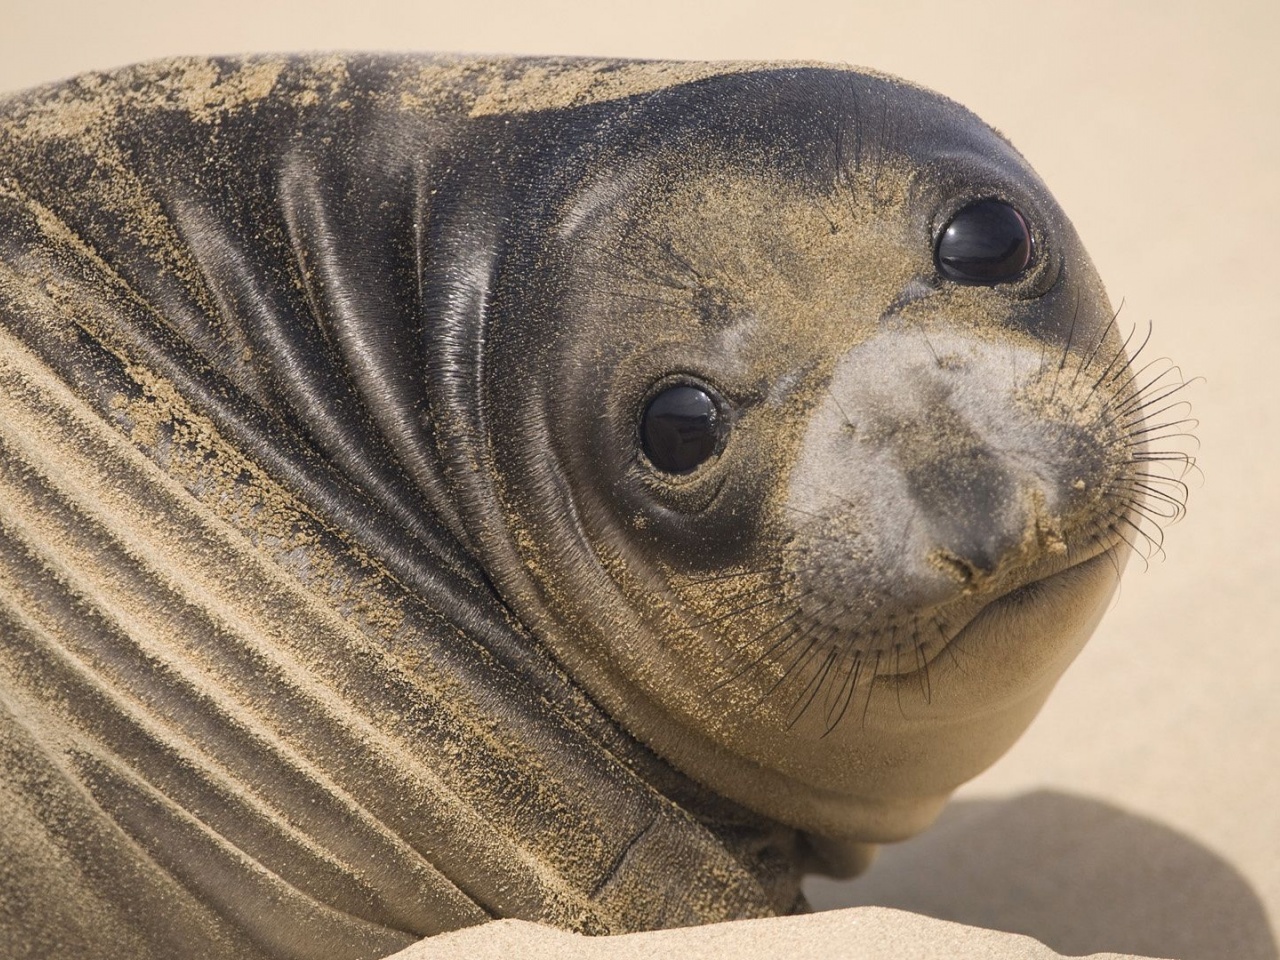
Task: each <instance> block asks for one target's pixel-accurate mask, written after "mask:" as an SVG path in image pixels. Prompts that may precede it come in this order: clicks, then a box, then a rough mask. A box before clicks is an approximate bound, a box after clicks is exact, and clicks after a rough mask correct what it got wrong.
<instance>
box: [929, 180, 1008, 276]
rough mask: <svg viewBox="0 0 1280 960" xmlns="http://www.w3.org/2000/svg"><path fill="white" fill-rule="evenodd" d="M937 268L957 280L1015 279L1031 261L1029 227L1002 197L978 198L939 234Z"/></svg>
mask: <svg viewBox="0 0 1280 960" xmlns="http://www.w3.org/2000/svg"><path fill="white" fill-rule="evenodd" d="M934 255H935V258H936V260H937V264H938V272H939V273H941V274H942V275H943V276H944V277H946V278H947V279H949V280H955V281H956V282H957V283H986V284H993V283H1004V282H1006V281H1008V280H1015V279H1017V277H1018V276H1019V275H1021V273H1022V271H1023V270H1025V269H1026V268H1027V264H1029V263H1030V262H1031V231H1030V230H1029V229H1028V228H1027V221H1026V220H1024V219H1022V214H1020V213H1019V212H1018V211H1017V210H1015V209H1013V207H1011V206H1009V204H1007V203H1005V202H1004V201H1002V200H979V201H978V202H977V203H971V204H969V206H967V207H965V208H963V209H962V210H960V211H959V212H958V213H956V215H955V216H954V217H952V218H951V222H950V223H948V224H947V225H946V227H945V228H944V229H943V231H942V233H941V234H940V235H939V236H938V243H937V247H936V249H935V250H934Z"/></svg>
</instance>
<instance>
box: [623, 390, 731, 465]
mask: <svg viewBox="0 0 1280 960" xmlns="http://www.w3.org/2000/svg"><path fill="white" fill-rule="evenodd" d="M724 428H725V422H724V417H723V416H722V415H721V413H720V408H719V407H718V406H717V405H716V402H715V400H714V399H713V398H712V396H711V395H710V394H709V393H708V392H707V391H706V390H704V389H703V388H702V387H697V386H692V385H690V384H683V383H682V384H679V385H677V386H673V387H668V388H667V389H666V390H663V391H662V392H661V393H659V394H658V395H657V396H655V397H654V398H653V399H652V400H650V401H649V405H648V406H647V407H645V409H644V416H643V417H642V418H641V420H640V442H641V445H642V446H643V447H644V454H645V456H646V457H648V458H649V462H650V463H652V464H653V465H654V466H655V467H657V468H658V469H659V470H661V471H662V472H663V473H690V472H692V471H693V470H695V469H696V468H697V467H698V465H699V464H701V463H703V462H704V461H705V460H706V459H707V458H708V457H710V456H711V455H712V454H713V453H715V452H716V447H717V445H718V444H719V442H720V437H721V435H722V434H723V432H724Z"/></svg>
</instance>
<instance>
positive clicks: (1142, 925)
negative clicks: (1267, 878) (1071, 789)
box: [805, 791, 1280, 960]
mask: <svg viewBox="0 0 1280 960" xmlns="http://www.w3.org/2000/svg"><path fill="white" fill-rule="evenodd" d="M805 890H806V892H807V893H808V895H809V899H810V902H811V903H812V904H813V907H814V909H816V910H830V909H835V908H838V907H853V906H867V905H878V906H885V907H897V908H899V909H902V910H910V911H913V912H915V913H921V914H925V915H927V916H931V917H937V918H939V919H943V920H954V921H957V922H960V923H966V924H970V925H972V926H978V927H987V928H990V929H995V930H1005V931H1009V932H1011V933H1022V934H1026V935H1028V936H1031V937H1034V938H1036V939H1037V940H1039V941H1041V942H1042V943H1044V944H1047V945H1048V946H1049V947H1052V948H1053V949H1054V950H1056V951H1058V952H1059V953H1063V954H1067V955H1080V954H1089V953H1101V952H1117V953H1136V954H1141V955H1145V956H1150V957H1167V958H1175V960H1224V958H1231V960H1277V958H1278V957H1280V953H1278V952H1277V948H1276V941H1275V938H1274V937H1273V935H1272V932H1271V927H1270V924H1269V922H1268V920H1267V914H1266V910H1265V908H1264V907H1263V905H1262V902H1261V901H1260V900H1259V899H1258V896H1257V895H1256V894H1255V893H1254V892H1253V890H1252V888H1251V887H1250V886H1249V884H1248V882H1247V881H1246V880H1245V879H1244V878H1243V877H1242V876H1241V875H1240V873H1239V872H1237V871H1236V869H1235V868H1234V867H1232V866H1231V865H1230V864H1229V863H1227V862H1226V861H1225V860H1223V859H1222V858H1221V857H1219V856H1218V855H1217V854H1215V853H1213V852H1211V851H1209V850H1208V849H1206V848H1205V847H1203V846H1201V845H1200V844H1199V843H1197V842H1196V841H1195V840H1192V839H1191V838H1189V837H1187V836H1185V835H1183V834H1181V833H1178V832H1176V831H1174V830H1171V829H1169V828H1168V827H1165V826H1162V825H1160V824H1159V823H1156V822H1154V821H1152V820H1148V819H1145V818H1144V817H1140V816H1137V815H1135V814H1132V813H1127V812H1125V811H1123V810H1120V809H1117V808H1116V807H1113V806H1109V805H1108V804H1105V803H1100V802H1098V801H1096V800H1090V799H1086V798H1084V797H1076V796H1071V795H1069V794H1065V793H1058V792H1053V791H1043V792H1037V793H1029V794H1024V795H1022V796H1018V797H1014V798H1012V799H1010V800H1005V801H998V800H959V801H956V802H954V803H953V804H952V805H951V806H950V807H948V808H947V810H946V811H945V812H944V813H943V815H942V817H941V818H940V819H939V821H938V823H937V825H936V826H934V827H933V828H932V829H931V830H929V831H928V832H926V833H925V834H924V835H923V836H921V837H919V838H917V839H915V840H912V841H909V842H907V843H904V844H900V845H895V846H892V847H886V848H884V849H883V850H882V851H881V853H880V857H879V859H878V860H877V861H876V862H875V863H874V864H873V865H872V867H871V869H870V870H869V871H868V872H867V873H866V874H865V875H863V876H862V877H859V878H857V879H855V880H852V881H844V882H841V881H835V880H829V879H826V878H823V877H811V878H810V879H809V880H808V881H807V882H806V884H805Z"/></svg>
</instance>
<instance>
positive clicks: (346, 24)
mask: <svg viewBox="0 0 1280 960" xmlns="http://www.w3.org/2000/svg"><path fill="white" fill-rule="evenodd" d="M325 49H369V50H424V51H425V50H436V51H457V52H488V53H511V54H584V55H587V54H590V55H600V56H624V57H646V58H670V59H769V60H776V59H803V60H821V61H832V62H844V63H851V64H855V65H859V66H866V67H871V68H874V69H877V70H881V71H885V72H888V73H892V74H896V75H899V76H902V77H905V78H908V79H910V80H913V81H916V82H918V83H921V84H923V85H925V86H928V87H930V88H933V89H935V90H937V91H939V92H942V93H944V94H946V95H947V96H949V97H952V98H954V99H956V100H958V101H960V102H961V103H963V104H965V105H966V106H968V107H970V108H971V109H973V110H974V111H976V112H977V113H978V114H979V115H980V116H982V117H983V118H984V119H985V120H987V121H988V122H989V123H991V124H993V125H994V126H995V127H997V128H998V129H999V130H1000V131H1002V132H1003V133H1004V134H1005V135H1007V136H1008V137H1009V138H1010V139H1011V140H1012V141H1013V143H1014V144H1015V145H1016V146H1017V147H1018V148H1019V150H1021V151H1022V152H1023V154H1024V155H1025V156H1026V157H1027V158H1028V159H1029V160H1030V162H1031V163H1032V165H1033V166H1034V167H1035V168H1036V169H1037V170H1038V171H1039V173H1040V174H1041V175H1042V176H1043V178H1044V179H1045V180H1046V181H1047V183H1048V184H1049V186H1050V188H1051V189H1052V190H1053V191H1054V193H1055V195H1056V196H1057V198H1058V199H1059V201H1060V202H1061V204H1062V206H1063V207H1064V208H1065V210H1066V211H1067V213H1068V214H1069V216H1070V217H1071V218H1072V221H1073V222H1074V224H1075V226H1076V228H1077V230H1078V231H1079V233H1080V235H1081V236H1082V238H1083V240H1084V243H1085V245H1086V247H1087V248H1088V249H1089V251H1090V253H1091V254H1092V257H1093V259H1094V262H1095V263H1096V265H1097V267H1098V270H1099V272H1100V274H1101V275H1102V277H1103V279H1104V281H1105V282H1106V285H1107V288H1108V292H1109V294H1110V297H1111V299H1112V301H1113V303H1114V305H1115V306H1117V307H1119V308H1120V315H1119V322H1120V324H1121V326H1122V328H1127V327H1129V326H1137V327H1138V328H1140V329H1141V330H1145V329H1146V327H1147V325H1148V323H1150V324H1151V325H1152V327H1153V331H1154V332H1153V335H1152V341H1151V344H1152V345H1151V347H1150V348H1149V349H1150V351H1151V355H1152V356H1153V357H1168V358H1170V359H1171V360H1172V362H1173V363H1174V364H1176V365H1177V366H1178V367H1179V368H1180V369H1181V371H1182V374H1183V375H1184V376H1185V378H1187V379H1188V380H1192V379H1194V381H1195V382H1194V384H1193V385H1192V387H1191V389H1190V391H1189V393H1188V397H1189V400H1190V403H1191V405H1192V408H1193V412H1192V416H1194V418H1195V419H1196V420H1197V421H1198V425H1197V426H1196V427H1195V440H1194V441H1192V440H1187V441H1186V443H1185V449H1186V450H1188V451H1189V452H1192V453H1193V454H1194V456H1195V457H1196V460H1197V462H1198V464H1199V468H1198V469H1197V470H1196V471H1194V472H1192V473H1191V474H1190V475H1188V477H1187V482H1188V483H1189V485H1190V500H1189V504H1188V512H1187V516H1186V518H1185V519H1184V520H1182V521H1180V522H1179V523H1177V524H1174V525H1172V526H1170V527H1169V528H1168V529H1167V530H1166V531H1164V533H1165V544H1164V549H1163V550H1160V551H1154V550H1151V551H1148V552H1151V553H1152V554H1153V555H1152V556H1151V557H1150V558H1149V559H1147V560H1144V559H1142V558H1134V560H1133V561H1132V562H1131V563H1130V564H1129V568H1128V570H1127V572H1126V574H1125V577H1124V581H1123V584H1122V588H1121V590H1120V592H1119V595H1118V597H1117V599H1116V600H1115V601H1114V603H1113V608H1112V609H1111V611H1110V612H1109V613H1108V615H1107V616H1106V617H1105V618H1104V620H1103V623H1102V626H1101V628H1100V629H1099V630H1098V632H1097V633H1096V635H1095V636H1094V638H1093V640H1092V641H1091V642H1090V644H1089V645H1088V647H1087V648H1086V649H1085V651H1084V653H1083V654H1082V655H1081V657H1080V658H1079V660H1078V661H1077V662H1076V663H1075V664H1074V665H1073V666H1072V668H1071V669H1070V670H1069V671H1068V672H1067V674H1066V677H1065V678H1064V679H1063V680H1062V681H1061V683H1060V685H1059V687H1058V689H1057V690H1056V691H1055V692H1054V694H1053V696H1051V697H1050V699H1049V702H1048V705H1047V707H1046V708H1045V710H1044V711H1043V713H1042V714H1041V716H1040V717H1039V719H1038V720H1037V721H1036V722H1035V724H1034V725H1033V726H1032V728H1031V729H1030V731H1029V732H1028V733H1027V734H1026V735H1025V736H1024V737H1023V738H1022V739H1021V740H1020V741H1019V742H1018V744H1017V745H1016V746H1015V747H1014V748H1013V749H1012V750H1011V751H1010V752H1009V753H1008V754H1007V755H1006V756H1005V757H1004V758H1003V759H1002V760H1000V761H999V762H998V763H997V764H996V765H995V766H994V767H993V768H992V769H991V770H989V771H988V772H987V773H986V774H984V775H982V776H980V777H979V778H978V779H976V780H974V781H973V782H971V783H970V784H967V785H966V786H965V787H963V788H962V789H961V790H960V791H959V792H958V794H957V795H956V797H955V799H954V800H953V802H952V804H951V805H950V806H949V807H948V808H947V810H946V811H945V812H944V813H943V815H942V817H941V819H940V821H939V822H938V824H937V825H936V826H935V827H934V828H932V829H931V830H929V831H928V832H926V833H925V834H923V835H921V836H920V837H918V838H916V839H913V840H910V841H907V842H905V843H903V844H900V845H897V846H895V847H892V848H887V849H884V850H883V851H882V852H881V854H880V856H879V859H878V860H877V861H876V863H874V864H873V866H872V867H871V869H870V871H869V872H868V873H867V874H865V875H864V876H862V877H860V878H857V879H855V880H853V881H847V882H836V881H831V880H825V879H817V878H814V879H811V880H810V881H809V883H808V885H807V892H808V894H809V898H810V900H811V902H812V904H813V905H814V907H815V908H816V909H817V910H819V911H835V910H840V911H841V912H838V913H819V914H818V915H815V916H812V917H801V918H787V919H784V920H769V921H748V922H743V923H739V924H733V925H726V926H723V927H716V928H704V929H702V930H694V931H681V932H663V933H659V934H649V935H634V936H629V937H625V938H620V939H618V940H617V941H615V942H609V941H590V942H588V941H578V942H571V941H569V940H567V939H563V938H560V937H559V935H556V934H553V933H552V932H545V933H540V932H539V931H538V930H537V929H536V928H532V927H529V926H528V925H521V924H516V923H506V922H504V923H502V924H498V925H493V926H488V927H482V928H475V929H471V930H467V931H463V932H461V933H457V934H451V935H448V936H446V937H444V938H442V939H440V940H439V941H431V942H426V943H423V944H420V945H418V946H415V947H413V948H410V949H409V950H408V951H406V952H404V953H403V954H401V955H400V956H402V957H404V958H405V960H426V958H446V957H449V958H452V957H459V958H461V957H489V956H492V957H499V956H505V957H511V956H521V957H542V956H546V957H551V956H556V957H584V958H585V957H592V958H595V957H601V958H603V957H617V958H623V957H626V958H630V957H660V956H672V955H678V954H683V955H685V956H689V957H707V958H711V957H730V956H733V957H750V956H758V957H766V956H781V955H786V956H791V957H810V956H812V957H819V956H821V957H824V958H835V957H848V958H855V960H871V958H881V957H885V958H887V957H907V956H910V957H935V956H936V957H988V958H995V957H1027V958H1035V957H1052V956H1055V955H1066V956H1076V955H1085V954H1099V955H1126V956H1127V955H1133V956H1141V957H1167V958H1177V960H1209V958H1231V960H1276V958H1278V957H1280V949H1278V947H1277V942H1278V940H1280V763H1277V755H1278V754H1280V697H1278V696H1277V695H1276V691H1277V690H1280V627H1277V623H1278V622H1280V591H1278V590H1277V589H1276V587H1277V583H1278V582H1280V577H1278V575H1277V571H1280V540H1277V539H1276V538H1275V537H1272V536H1271V532H1272V530H1274V529H1275V528H1276V527H1277V526H1278V525H1280V484H1277V483H1276V482H1275V479H1274V477H1275V473H1276V468H1277V467H1278V466H1280V456H1278V455H1277V452H1276V444H1275V442H1274V439H1273V437H1274V434H1275V432H1276V429H1277V425H1278V423H1280V415H1278V414H1277V410H1278V409H1280V386H1277V383H1278V380H1277V376H1276V370H1277V369H1280V294H1278V293H1277V292H1276V290H1275V289H1274V287H1275V284H1274V282H1273V281H1272V279H1271V278H1272V277H1273V275H1274V274H1275V268H1274V267H1273V265H1272V264H1271V262H1270V260H1271V254H1272V241H1273V237H1274V236H1275V234H1276V229H1277V226H1276V225H1277V224H1280V175H1278V174H1280V113H1278V112H1277V108H1276V101H1277V99H1280V60H1278V59H1277V57H1276V51H1277V50H1278V49H1280V5H1277V4H1275V3H1274V2H1270V3H1268V2H1263V0H1225V2H1222V3H1216V4H1205V3H1200V4H1195V3H1159V2H1144V3H1125V4H1115V3H1105V2H1102V0H1082V2H1077V3H1073V4H1070V5H1052V6H1050V5H1043V6H1029V5H1024V4H1016V3H1012V2H978V3H975V4H969V5H963V6H956V5H953V4H945V3H942V2H938V0H907V2H902V3H892V4H891V3H887V2H882V3H878V4H871V3H842V4H837V3H834V2H806V0H798V2H791V3H785V4H784V3H781V2H778V0H774V2H773V3H758V2H741V0H740V2H733V3H731V2H727V0H717V2H714V3H708V4H705V5H703V6H701V7H694V6H692V5H690V4H688V3H681V2H676V0H655V2H650V3H646V4H635V5H628V6H625V7H621V8H610V7H607V6H605V5H598V4H589V3H587V2H585V0H561V2H553V0H533V2H526V3H515V2H500V0H480V2H477V3H474V4H467V5H463V4H442V3H433V2H418V3H409V2H407V0H404V2H391V0H383V2H376V0H375V2H371V3H368V4H364V5H361V6H360V7H359V9H357V7H356V6H355V5H349V4H343V3H340V2H337V0H321V2H317V3H314V4H312V5H310V6H309V7H308V8H306V12H305V13H303V12H301V8H298V7H294V6H286V5H285V4H283V3H276V2H263V0H254V2H250V0H223V2H221V3H219V4H217V5H214V6H210V7H205V8H196V7H191V8H179V7H178V6H177V5H172V4H167V5H166V4H160V3H149V2H124V0H115V2H113V0H107V2H104V3H99V4H90V3H88V2H87V0H85V2H68V0H51V2H49V3H47V4H43V5H40V6H38V7H37V6H36V5H26V6H24V7H23V8H22V9H20V10H18V11H16V12H11V13H10V14H9V16H8V18H7V21H6V29H5V30H4V31H2V32H0V90H15V89H20V88H24V87H28V86H33V85H36V84H39V83H44V82H49V81H53V80H57V79H60V78H63V77H65V76H68V75H71V74H74V73H78V72H81V71H84V70H90V69H105V68H110V67H114V66H119V65H122V64H126V63H130V62H134V61H138V60H143V59H148V58H153V57H159V56H168V55H174V54H218V53H242V52H253V51H303V50H325ZM879 908H891V909H888V910H885V909H879ZM913 915H915V916H913ZM942 921H946V923H943V922H942ZM991 931H994V932H991ZM1040 944H1043V945H1044V946H1043V947H1041V946H1040Z"/></svg>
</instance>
